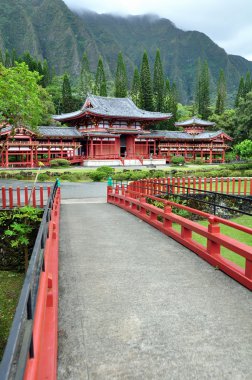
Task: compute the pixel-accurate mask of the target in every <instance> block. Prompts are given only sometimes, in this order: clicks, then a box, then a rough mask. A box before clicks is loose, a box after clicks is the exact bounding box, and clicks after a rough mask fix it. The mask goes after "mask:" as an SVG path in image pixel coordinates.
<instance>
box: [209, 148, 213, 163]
mask: <svg viewBox="0 0 252 380" xmlns="http://www.w3.org/2000/svg"><path fill="white" fill-rule="evenodd" d="M212 162H213V151H212V149H210V156H209V163H210V164H212Z"/></svg>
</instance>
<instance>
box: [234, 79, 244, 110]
mask: <svg viewBox="0 0 252 380" xmlns="http://www.w3.org/2000/svg"><path fill="white" fill-rule="evenodd" d="M244 97H245V83H244V78H243V77H241V79H240V82H239V87H238V91H237V94H236V98H235V107H236V108H237V107H238V106H239V104H240V100H241V99H244Z"/></svg>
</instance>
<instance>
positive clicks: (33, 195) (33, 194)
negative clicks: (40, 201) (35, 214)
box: [32, 187, 36, 207]
mask: <svg viewBox="0 0 252 380" xmlns="http://www.w3.org/2000/svg"><path fill="white" fill-rule="evenodd" d="M32 205H33V207H36V189H35V187H34V188H33V189H32Z"/></svg>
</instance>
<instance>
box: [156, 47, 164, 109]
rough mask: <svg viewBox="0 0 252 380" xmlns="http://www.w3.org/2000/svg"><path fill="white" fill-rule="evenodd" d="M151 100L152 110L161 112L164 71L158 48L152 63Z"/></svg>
mask: <svg viewBox="0 0 252 380" xmlns="http://www.w3.org/2000/svg"><path fill="white" fill-rule="evenodd" d="M153 100H154V110H155V111H157V112H161V111H162V109H163V104H164V72H163V66H162V61H161V56H160V50H159V49H158V50H157V52H156V58H155V64H154V75H153Z"/></svg>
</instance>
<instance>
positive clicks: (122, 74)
mask: <svg viewBox="0 0 252 380" xmlns="http://www.w3.org/2000/svg"><path fill="white" fill-rule="evenodd" d="M127 87H128V80H127V72H126V66H125V63H124V61H123V56H122V53H121V52H120V53H119V54H118V59H117V68H116V77H115V97H116V98H126V97H127Z"/></svg>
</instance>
